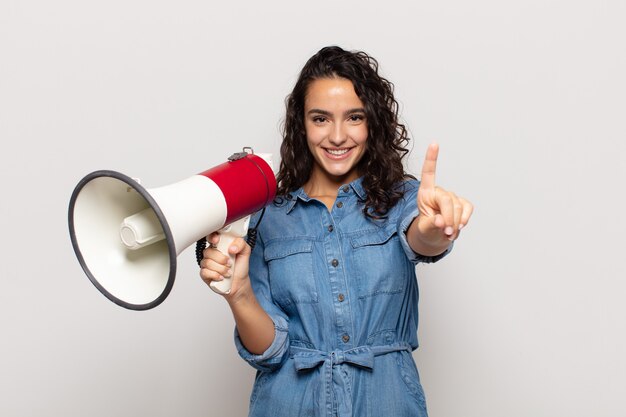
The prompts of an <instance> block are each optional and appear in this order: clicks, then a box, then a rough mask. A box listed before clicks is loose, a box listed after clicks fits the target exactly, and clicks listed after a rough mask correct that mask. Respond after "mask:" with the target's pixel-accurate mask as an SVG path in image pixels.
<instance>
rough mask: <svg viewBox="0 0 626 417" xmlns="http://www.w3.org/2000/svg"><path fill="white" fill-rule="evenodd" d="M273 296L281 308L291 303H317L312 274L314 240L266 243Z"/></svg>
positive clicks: (315, 287) (315, 286)
mask: <svg viewBox="0 0 626 417" xmlns="http://www.w3.org/2000/svg"><path fill="white" fill-rule="evenodd" d="M264 257H265V261H266V262H267V264H268V268H269V274H270V290H271V293H272V298H274V300H275V301H276V302H277V303H278V304H279V305H280V306H281V307H283V308H285V307H288V306H289V305H291V304H298V303H317V300H318V289H317V283H316V281H315V275H314V273H313V241H312V240H300V239H288V240H275V241H273V242H269V243H268V244H267V245H266V246H265V252H264Z"/></svg>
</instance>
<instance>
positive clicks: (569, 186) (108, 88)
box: [0, 0, 626, 417]
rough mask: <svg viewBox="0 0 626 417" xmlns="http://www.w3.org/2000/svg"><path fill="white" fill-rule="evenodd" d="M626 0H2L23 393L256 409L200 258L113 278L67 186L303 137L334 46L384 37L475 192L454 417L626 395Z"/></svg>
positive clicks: (423, 273)
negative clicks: (82, 245) (299, 90)
mask: <svg viewBox="0 0 626 417" xmlns="http://www.w3.org/2000/svg"><path fill="white" fill-rule="evenodd" d="M624 21H626V3H624V2H623V1H620V0H606V1H593V0H588V1H582V0H569V1H565V0H554V1H552V0H541V1H539V0H528V1H500V0H498V1H496V0H477V1H472V2H468V1H461V0H455V1H438V2H424V1H422V2H400V1H393V0H389V1H385V2H371V3H368V2H364V1H342V2H335V1H325V0H319V1H316V2H306V3H305V2H287V1H285V2H280V1H277V0H266V1H263V2H252V1H250V2H248V3H244V2H241V1H235V2H229V3H226V2H208V1H188V0H183V1H177V2H174V1H163V0H159V1H147V0H124V1H120V0H113V1H107V2H104V1H100V2H95V1H84V0H82V1H79V0H57V1H43V0H20V1H17V0H2V2H1V3H0V138H1V143H2V149H1V151H0V181H1V190H2V202H1V204H0V207H1V212H0V231H1V232H2V243H1V245H2V251H1V253H2V255H1V256H2V261H1V262H0V268H1V269H0V272H1V276H0V279H1V281H0V337H1V340H0V415H2V416H63V417H70V416H80V417H84V416H91V417H98V416H153V417H156V416H218V415H220V416H241V415H245V414H246V412H247V404H248V396H249V392H250V388H251V385H252V380H253V371H252V369H251V368H250V367H249V366H248V365H246V364H245V363H244V362H243V361H241V360H240V359H239V358H238V356H237V353H236V351H235V349H234V345H233V342H232V331H233V320H232V318H231V316H230V313H229V310H228V308H227V306H226V304H225V303H224V302H223V300H221V299H220V298H219V296H217V295H216V294H214V293H212V292H211V291H210V290H209V289H208V288H207V287H206V285H205V284H204V283H203V282H202V281H201V280H200V279H199V278H198V275H197V268H196V267H195V266H194V255H193V251H192V250H191V249H190V250H187V251H185V252H184V253H183V254H182V255H181V256H180V257H179V273H178V276H177V281H176V284H175V286H174V289H173V291H172V293H171V295H170V297H169V298H168V299H167V300H166V301H165V302H164V303H163V304H162V305H161V306H159V307H158V308H156V309H154V310H150V311H147V312H134V311H128V310H125V309H123V308H120V307H118V306H116V305H114V304H113V303H111V302H109V301H108V300H107V299H106V298H104V297H103V296H102V295H100V293H99V292H98V291H97V290H96V289H95V288H94V287H93V285H92V284H91V283H90V282H89V281H88V279H87V278H86V276H85V275H84V274H83V272H82V270H81V268H80V266H79V264H78V262H77V261H76V258H75V256H74V253H73V251H72V248H71V244H70V239H69V234H68V228H67V206H68V202H69V198H70V195H71V192H72V190H73V188H74V186H75V185H76V183H77V182H78V181H79V180H80V179H81V178H82V177H83V176H84V175H86V174H87V173H89V172H91V171H95V170H97V169H113V170H117V171H121V172H123V173H126V174H128V175H130V176H134V177H140V178H141V179H142V180H143V183H144V184H145V185H146V186H148V187H155V186H160V185H165V184H169V183H172V182H175V181H178V180H181V179H183V178H186V177H188V176H189V175H192V174H195V173H197V172H200V171H202V170H204V169H207V168H209V167H211V166H214V165H217V164H218V163H221V162H223V161H224V160H225V158H226V157H227V156H228V155H229V154H231V153H232V152H235V151H239V150H240V149H241V148H242V147H243V146H253V147H254V148H255V149H256V150H257V151H264V152H273V153H275V154H277V153H278V148H279V145H280V134H279V126H280V122H281V118H282V115H283V112H284V104H283V100H284V98H285V96H286V95H287V94H288V92H289V91H290V90H291V88H292V86H293V83H294V81H295V79H296V77H297V74H298V72H299V70H300V68H301V67H302V65H303V64H304V62H305V61H306V59H308V57H309V56H311V55H312V54H313V53H315V52H316V51H317V50H318V49H320V48H321V47H323V46H326V45H329V44H338V45H341V46H343V47H345V48H348V49H361V50H365V51H367V52H368V53H370V54H371V55H373V56H374V57H376V58H377V59H378V60H379V61H380V63H381V71H382V73H383V74H384V75H385V76H386V77H388V78H389V79H390V80H391V81H393V82H394V83H395V85H396V91H397V98H398V100H399V101H400V103H401V109H402V118H403V120H404V121H405V122H406V123H407V125H408V127H409V128H410V131H411V136H412V138H413V139H414V142H413V147H412V153H411V155H410V163H409V167H410V170H411V171H412V172H413V173H416V174H419V169H420V167H421V160H422V158H423V154H424V150H425V148H426V146H427V144H428V143H429V142H431V141H433V140H436V141H438V142H439V143H440V145H441V153H440V161H439V167H438V168H439V172H438V182H439V183H440V184H441V185H442V186H444V187H446V188H449V189H452V190H454V191H456V192H457V193H459V194H460V195H463V196H466V197H467V198H468V199H470V200H472V201H473V202H474V203H475V206H476V212H475V216H474V217H473V219H472V222H471V224H470V226H468V228H467V229H466V230H465V231H464V232H463V233H462V235H461V239H460V240H459V241H458V242H457V245H456V247H455V250H454V253H453V255H451V256H450V257H448V258H447V259H445V260H444V261H442V262H441V263H439V264H436V265H433V266H419V267H418V273H419V282H420V286H421V304H420V314H421V322H420V329H419V335H420V340H421V348H420V349H419V350H418V351H417V352H416V353H415V358H416V360H417V362H418V366H419V368H420V371H421V376H422V381H423V385H424V388H425V391H426V394H427V400H428V404H429V410H430V414H431V416H434V417H473V416H476V417H502V416H507V417H518V416H519V417H521V416H533V417H542V416H545V417H555V416H565V415H567V416H569V417H583V416H600V417H618V416H623V415H625V414H624V413H626V397H625V396H624V392H626V383H625V382H624V376H625V375H626V358H625V357H626V355H625V352H626V335H625V329H626V325H625V321H626V320H625V319H626V303H625V302H624V295H625V294H626V283H625V278H626V267H625V266H624V258H623V256H624V254H623V249H624V243H623V234H624V231H625V229H626V227H625V221H624V205H625V203H626V198H625V196H624V185H623V182H624V179H626V172H625V169H624V151H625V150H626V145H625V143H626V128H625V123H626V122H625V120H626V117H625V116H626V99H625V97H626V82H625V81H624V80H625V78H626V77H625V76H624V74H626V48H625V40H626V26H625V25H624Z"/></svg>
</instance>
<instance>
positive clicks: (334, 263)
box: [330, 259, 339, 267]
mask: <svg viewBox="0 0 626 417" xmlns="http://www.w3.org/2000/svg"><path fill="white" fill-rule="evenodd" d="M330 264H331V265H332V266H334V267H336V266H337V265H339V261H338V260H337V259H333V260H332V261H330Z"/></svg>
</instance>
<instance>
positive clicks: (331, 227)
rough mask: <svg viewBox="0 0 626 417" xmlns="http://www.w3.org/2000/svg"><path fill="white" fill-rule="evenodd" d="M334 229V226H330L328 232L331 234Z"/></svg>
mask: <svg viewBox="0 0 626 417" xmlns="http://www.w3.org/2000/svg"><path fill="white" fill-rule="evenodd" d="M334 229H335V228H334V227H333V225H332V224H329V225H328V231H329V232H332V231H333V230H334Z"/></svg>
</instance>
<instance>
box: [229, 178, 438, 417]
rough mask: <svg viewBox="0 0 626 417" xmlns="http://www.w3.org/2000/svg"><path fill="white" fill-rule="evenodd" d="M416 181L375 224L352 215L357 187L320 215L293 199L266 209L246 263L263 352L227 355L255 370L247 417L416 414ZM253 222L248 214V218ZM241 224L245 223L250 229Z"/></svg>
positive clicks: (311, 204) (421, 405)
mask: <svg viewBox="0 0 626 417" xmlns="http://www.w3.org/2000/svg"><path fill="white" fill-rule="evenodd" d="M418 187H419V182H418V181H416V180H411V181H407V182H405V183H404V189H405V194H404V197H403V198H402V199H401V200H400V201H399V202H398V203H397V204H396V205H395V206H394V207H393V208H392V209H391V210H390V211H389V213H388V216H387V217H386V218H385V219H382V220H372V219H370V218H368V217H366V216H365V215H364V214H363V211H362V210H363V207H364V204H363V202H364V200H365V191H364V189H363V187H362V185H361V179H360V178H359V179H357V180H355V181H353V182H352V183H350V184H347V185H343V186H341V187H340V188H339V191H338V195H337V199H336V201H335V204H334V205H333V208H332V211H330V212H329V210H328V208H327V207H326V206H325V205H324V203H322V202H320V201H319V200H316V199H313V198H310V197H309V196H307V194H306V193H305V192H304V191H303V190H302V189H299V190H297V191H295V192H293V193H291V194H289V195H288V196H285V197H283V198H282V199H279V202H278V203H274V204H271V205H269V206H268V207H267V208H266V212H265V215H264V216H263V219H262V221H261V223H260V224H259V228H258V238H257V244H256V246H255V248H254V250H253V252H252V255H251V258H250V280H251V284H252V288H253V290H254V292H255V294H256V297H257V299H258V301H259V303H260V304H261V306H262V307H263V308H264V310H265V311H266V312H267V313H268V314H269V316H270V317H271V318H272V320H273V322H274V328H275V337H274V341H273V343H272V345H271V346H270V347H269V348H268V349H267V350H266V351H265V352H264V353H263V354H261V355H254V354H252V353H250V352H249V351H248V350H247V349H246V348H245V347H244V346H243V344H242V343H241V340H240V339H239V336H238V334H237V331H236V330H235V344H236V346H237V349H238V352H239V355H240V356H241V357H242V358H243V359H245V360H246V361H247V362H248V363H249V364H250V365H252V366H253V367H254V368H255V369H257V374H256V378H255V383H254V387H253V389H252V394H251V398H250V414H249V415H250V416H272V417H281V416H285V417H294V416H315V417H321V416H324V417H348V416H358V417H369V416H371V417H380V416H389V417H402V416H407V417H408V416H411V417H415V416H426V415H427V413H426V404H425V400H424V392H423V390H422V386H421V384H420V380H419V375H418V372H417V368H416V366H415V362H414V361H413V357H412V355H411V352H412V351H413V350H414V349H416V348H417V346H418V342H417V322H418V309H417V302H418V287H417V280H416V276H415V265H416V264H417V263H419V262H434V261H437V260H439V259H440V258H442V257H443V256H445V255H446V254H447V253H448V252H449V250H450V249H448V250H447V251H446V252H444V253H443V254H441V255H439V256H436V257H425V256H421V255H418V254H416V253H414V252H413V251H412V250H411V248H410V247H409V245H408V242H407V240H406V235H405V232H406V230H407V229H408V227H409V225H410V224H411V222H412V221H413V219H414V218H415V217H416V216H417V214H418V210H417V202H416V199H417V190H418ZM257 217H258V216H257ZM253 221H257V219H254V220H253Z"/></svg>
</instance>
